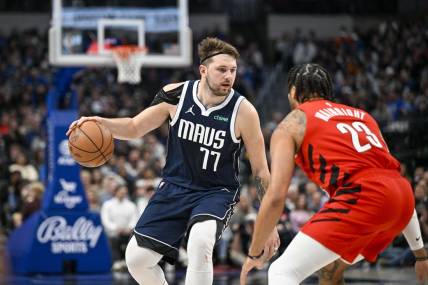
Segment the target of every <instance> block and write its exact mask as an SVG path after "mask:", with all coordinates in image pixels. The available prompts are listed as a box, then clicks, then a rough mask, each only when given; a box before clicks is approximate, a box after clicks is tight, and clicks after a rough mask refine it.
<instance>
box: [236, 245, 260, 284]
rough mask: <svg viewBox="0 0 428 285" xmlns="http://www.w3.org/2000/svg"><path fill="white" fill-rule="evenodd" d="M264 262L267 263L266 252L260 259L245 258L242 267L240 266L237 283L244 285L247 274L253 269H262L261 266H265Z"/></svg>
mask: <svg viewBox="0 0 428 285" xmlns="http://www.w3.org/2000/svg"><path fill="white" fill-rule="evenodd" d="M266 261H267V253H266V252H265V253H264V254H263V255H262V257H260V258H258V259H251V258H249V257H247V259H246V260H245V262H244V265H242V269H241V276H240V278H239V279H240V282H239V283H240V284H241V285H246V284H247V277H248V273H249V272H250V271H251V269H253V268H254V267H255V268H257V269H262V268H263V265H264V264H265V262H266Z"/></svg>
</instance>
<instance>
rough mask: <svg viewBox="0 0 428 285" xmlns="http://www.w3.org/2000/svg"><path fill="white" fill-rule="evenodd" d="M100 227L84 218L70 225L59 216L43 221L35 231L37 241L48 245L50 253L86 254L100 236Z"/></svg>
mask: <svg viewBox="0 0 428 285" xmlns="http://www.w3.org/2000/svg"><path fill="white" fill-rule="evenodd" d="M102 231H103V229H102V226H101V225H99V226H95V225H94V223H93V222H92V221H91V220H87V219H86V218H85V217H80V218H78V219H77V220H76V221H75V222H74V224H72V225H70V224H68V223H67V220H66V219H65V218H64V217H61V216H52V217H49V218H47V219H46V220H44V221H43V222H42V223H41V224H40V226H39V228H38V229H37V240H38V241H39V242H40V243H49V242H50V245H51V252H52V253H54V254H58V253H87V252H88V248H94V247H95V246H96V245H97V243H98V239H99V238H100V236H101V233H102Z"/></svg>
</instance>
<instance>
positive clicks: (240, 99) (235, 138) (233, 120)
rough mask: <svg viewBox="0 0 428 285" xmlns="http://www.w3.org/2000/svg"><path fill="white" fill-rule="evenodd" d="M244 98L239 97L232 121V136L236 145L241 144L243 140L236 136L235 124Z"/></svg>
mask: <svg viewBox="0 0 428 285" xmlns="http://www.w3.org/2000/svg"><path fill="white" fill-rule="evenodd" d="M244 99H245V98H244V96H239V98H238V100H236V103H235V107H234V108H233V113H232V119H231V120H230V135H231V137H232V140H233V142H234V143H240V142H241V140H240V139H238V138H237V137H236V134H235V122H236V116H237V115H238V110H239V106H240V105H241V102H242V100H244Z"/></svg>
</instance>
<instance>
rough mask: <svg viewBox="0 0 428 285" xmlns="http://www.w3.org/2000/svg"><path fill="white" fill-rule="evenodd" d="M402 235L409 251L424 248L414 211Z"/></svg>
mask: <svg viewBox="0 0 428 285" xmlns="http://www.w3.org/2000/svg"><path fill="white" fill-rule="evenodd" d="M403 234H404V237H405V238H406V240H407V243H408V244H409V247H410V249H411V250H418V249H421V248H423V247H424V242H423V240H422V234H421V228H420V226H419V221H418V215H417V214H416V210H414V212H413V216H412V218H411V219H410V222H409V223H408V224H407V226H406V227H405V228H404V230H403Z"/></svg>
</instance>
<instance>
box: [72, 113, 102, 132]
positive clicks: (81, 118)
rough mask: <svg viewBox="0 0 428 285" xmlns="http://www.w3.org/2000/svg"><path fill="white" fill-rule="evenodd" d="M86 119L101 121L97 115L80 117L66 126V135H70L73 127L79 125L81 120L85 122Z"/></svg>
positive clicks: (81, 122)
mask: <svg viewBox="0 0 428 285" xmlns="http://www.w3.org/2000/svg"><path fill="white" fill-rule="evenodd" d="M86 121H97V122H98V123H101V118H100V117H98V116H92V117H80V118H79V119H78V120H76V121H74V122H72V123H71V124H70V126H69V127H68V131H67V133H66V135H67V136H68V135H70V133H71V131H72V130H73V129H74V128H75V127H77V126H80V125H81V124H83V122H86Z"/></svg>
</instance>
